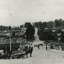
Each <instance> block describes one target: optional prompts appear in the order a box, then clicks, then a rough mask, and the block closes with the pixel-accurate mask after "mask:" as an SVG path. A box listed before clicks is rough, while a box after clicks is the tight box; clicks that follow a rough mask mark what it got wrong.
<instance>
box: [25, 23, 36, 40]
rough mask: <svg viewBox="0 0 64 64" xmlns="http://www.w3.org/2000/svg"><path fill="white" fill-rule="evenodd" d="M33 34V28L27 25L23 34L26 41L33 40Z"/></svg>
mask: <svg viewBox="0 0 64 64" xmlns="http://www.w3.org/2000/svg"><path fill="white" fill-rule="evenodd" d="M34 33H35V29H34V27H33V26H32V25H31V24H29V25H28V26H27V29H26V33H25V35H26V39H27V40H33V38H34Z"/></svg>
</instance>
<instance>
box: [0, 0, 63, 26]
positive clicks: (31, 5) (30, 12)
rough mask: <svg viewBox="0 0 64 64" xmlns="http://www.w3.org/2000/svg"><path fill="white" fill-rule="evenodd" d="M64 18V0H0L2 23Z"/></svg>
mask: <svg viewBox="0 0 64 64" xmlns="http://www.w3.org/2000/svg"><path fill="white" fill-rule="evenodd" d="M58 18H62V19H64V0H0V25H11V26H19V25H21V24H23V23H25V22H36V21H49V20H55V19H58Z"/></svg>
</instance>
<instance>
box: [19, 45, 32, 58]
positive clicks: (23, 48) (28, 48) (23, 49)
mask: <svg viewBox="0 0 64 64" xmlns="http://www.w3.org/2000/svg"><path fill="white" fill-rule="evenodd" d="M18 50H19V51H21V53H23V52H24V55H25V56H26V58H28V54H29V55H30V57H32V52H33V46H32V44H25V46H21V47H20V48H19V49H18Z"/></svg>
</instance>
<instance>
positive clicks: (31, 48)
mask: <svg viewBox="0 0 64 64" xmlns="http://www.w3.org/2000/svg"><path fill="white" fill-rule="evenodd" d="M32 52H33V46H32V44H30V46H29V53H30V57H32Z"/></svg>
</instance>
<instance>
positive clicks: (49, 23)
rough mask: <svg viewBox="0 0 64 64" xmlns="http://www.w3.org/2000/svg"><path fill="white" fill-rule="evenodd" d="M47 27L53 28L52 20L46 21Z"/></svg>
mask: <svg viewBox="0 0 64 64" xmlns="http://www.w3.org/2000/svg"><path fill="white" fill-rule="evenodd" d="M47 28H49V29H52V28H53V21H49V22H47Z"/></svg>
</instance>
